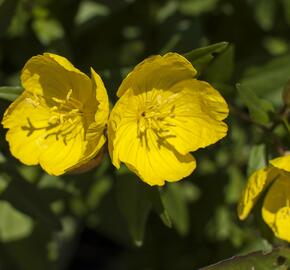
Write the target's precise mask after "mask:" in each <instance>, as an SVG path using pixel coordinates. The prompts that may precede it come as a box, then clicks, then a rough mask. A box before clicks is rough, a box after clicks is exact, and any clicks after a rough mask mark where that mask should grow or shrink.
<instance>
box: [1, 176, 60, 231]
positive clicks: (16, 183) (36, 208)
mask: <svg viewBox="0 0 290 270" xmlns="http://www.w3.org/2000/svg"><path fill="white" fill-rule="evenodd" d="M10 175H11V176H12V177H13V176H14V177H13V178H12V180H11V182H10V184H9V186H8V187H7V188H6V189H5V191H3V193H2V194H1V199H3V200H7V201H8V202H10V203H11V204H12V205H13V206H14V207H15V208H17V209H18V210H20V211H22V212H23V213H26V214H28V215H30V216H31V217H33V218H35V219H37V220H38V221H41V222H43V224H46V225H48V226H50V227H51V228H53V229H55V230H59V229H61V223H60V221H59V219H58V218H57V217H56V216H55V214H54V213H53V212H52V210H51V209H50V207H49V205H48V203H47V202H46V201H45V200H44V198H43V197H42V194H41V190H39V189H37V188H36V186H35V185H33V184H30V183H28V182H26V181H25V180H23V179H22V178H21V176H20V175H18V174H16V173H15V172H14V173H12V172H10Z"/></svg>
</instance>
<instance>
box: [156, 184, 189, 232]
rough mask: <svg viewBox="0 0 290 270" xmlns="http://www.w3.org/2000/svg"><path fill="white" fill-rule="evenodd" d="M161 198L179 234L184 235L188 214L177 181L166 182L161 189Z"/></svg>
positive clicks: (187, 228) (184, 198)
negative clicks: (172, 182)
mask: <svg viewBox="0 0 290 270" xmlns="http://www.w3.org/2000/svg"><path fill="white" fill-rule="evenodd" d="M161 199H162V202H163V205H164V208H165V209H166V211H167V213H168V215H169V217H170V219H171V220H172V223H173V225H174V226H175V227H176V229H177V231H178V232H179V233H180V234H181V235H186V234H187V232H188V230H189V215H188V210H187V203H186V197H185V194H184V192H183V190H182V187H181V186H180V185H178V184H177V183H174V184H167V185H166V187H165V188H164V189H162V192H161Z"/></svg>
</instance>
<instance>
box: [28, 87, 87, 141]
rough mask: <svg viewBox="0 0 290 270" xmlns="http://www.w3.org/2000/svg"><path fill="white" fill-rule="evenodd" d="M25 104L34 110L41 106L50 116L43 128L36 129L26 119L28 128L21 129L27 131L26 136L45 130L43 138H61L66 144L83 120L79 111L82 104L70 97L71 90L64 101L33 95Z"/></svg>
mask: <svg viewBox="0 0 290 270" xmlns="http://www.w3.org/2000/svg"><path fill="white" fill-rule="evenodd" d="M26 102H28V103H30V104H31V105H33V106H34V107H35V108H36V107H38V106H43V107H44V108H45V109H46V110H48V112H49V114H50V117H49V118H48V120H47V124H46V125H44V126H39V127H36V126H34V125H33V124H32V122H31V120H30V119H27V120H28V125H29V126H28V127H23V129H26V130H28V131H29V133H28V136H29V135H31V134H32V133H33V132H34V131H36V130H42V129H45V130H46V131H47V134H46V136H45V138H48V137H50V136H55V137H56V139H57V140H58V139H59V137H60V136H61V137H62V139H63V141H64V143H65V144H66V143H67V141H68V140H70V139H72V138H73V137H74V136H75V133H76V132H78V130H76V127H77V125H78V123H80V122H81V121H82V118H83V112H82V110H81V109H82V103H81V102H80V101H78V100H77V99H75V98H73V97H72V89H70V90H69V92H68V94H67V95H66V97H65V99H59V98H56V97H52V98H46V97H43V96H38V95H34V96H32V97H27V98H26ZM44 103H45V104H46V105H45V104H44Z"/></svg>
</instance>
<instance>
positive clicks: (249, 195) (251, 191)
mask: <svg viewBox="0 0 290 270" xmlns="http://www.w3.org/2000/svg"><path fill="white" fill-rule="evenodd" d="M278 174H279V171H278V170H277V169H275V168H273V167H270V168H269V167H266V168H263V169H260V170H257V171H255V172H254V173H253V174H252V175H251V176H250V178H249V180H248V182H247V184H246V187H245V188H244V190H243V193H242V196H241V199H240V201H239V204H238V216H239V218H240V219H241V220H243V219H245V218H246V217H247V216H248V215H249V213H250V211H251V210H252V208H253V206H254V205H255V203H256V202H257V200H258V199H259V197H260V195H261V193H262V192H263V191H264V190H265V189H266V188H267V187H268V185H269V184H270V183H271V182H272V181H273V180H274V178H275V177H276V176H277V175H278Z"/></svg>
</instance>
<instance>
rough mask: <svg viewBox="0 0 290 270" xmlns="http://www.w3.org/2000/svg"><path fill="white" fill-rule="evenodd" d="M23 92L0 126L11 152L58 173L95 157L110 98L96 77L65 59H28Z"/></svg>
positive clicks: (8, 110)
mask: <svg viewBox="0 0 290 270" xmlns="http://www.w3.org/2000/svg"><path fill="white" fill-rule="evenodd" d="M21 81H22V85H23V87H24V89H25V90H24V92H23V93H22V94H21V95H20V96H19V97H18V98H17V99H16V100H15V101H14V102H13V103H12V104H11V105H10V106H9V108H8V109H7V110H6V112H5V114H4V118H3V121H2V124H3V125H4V127H5V128H8V129H9V130H8V131H7V135H6V140H7V141H8V142H9V145H10V150H11V152H12V154H13V155H14V156H15V157H16V158H18V159H19V160H20V161H21V162H23V163H24V164H27V165H36V164H40V165H41V167H42V168H43V169H44V170H45V171H47V172H48V173H49V174H53V175H60V174H63V173H65V172H67V171H70V170H72V169H75V168H77V167H79V166H81V165H83V164H85V163H87V162H88V161H89V160H91V159H92V158H94V157H95V156H96V155H97V153H98V152H99V151H100V149H101V148H102V146H103V145H104V143H105V141H106V138H105V136H104V134H103V133H104V129H105V125H106V122H107V119H108V115H109V102H108V96H107V92H106V89H105V86H104V84H103V82H102V79H101V78H100V76H99V75H98V74H97V73H96V72H95V71H94V70H93V69H91V79H90V78H89V77H88V76H87V75H85V74H84V73H82V72H81V71H80V70H78V69H77V68H75V67H74V66H73V65H72V64H71V63H70V62H69V61H68V60H67V59H66V58H64V57H61V56H58V55H55V54H49V53H45V54H44V55H37V56H34V57H32V58H31V59H30V60H29V61H28V62H27V63H26V64H25V66H24V68H23V70H22V74H21Z"/></svg>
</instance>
